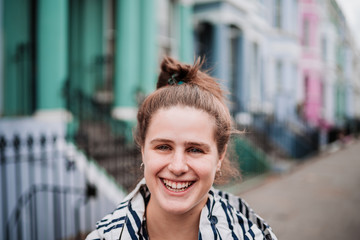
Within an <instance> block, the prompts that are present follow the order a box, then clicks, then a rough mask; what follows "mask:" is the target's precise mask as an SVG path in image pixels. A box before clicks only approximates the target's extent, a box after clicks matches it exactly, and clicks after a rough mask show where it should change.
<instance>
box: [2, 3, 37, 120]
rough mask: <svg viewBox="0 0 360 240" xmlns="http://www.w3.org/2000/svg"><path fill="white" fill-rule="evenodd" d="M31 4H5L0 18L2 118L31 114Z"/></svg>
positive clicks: (32, 102)
mask: <svg viewBox="0 0 360 240" xmlns="http://www.w3.org/2000/svg"><path fill="white" fill-rule="evenodd" d="M31 4H32V1H25V0H5V1H4V2H3V8H4V15H1V17H2V18H3V19H2V20H3V22H4V28H3V33H4V35H3V41H4V47H3V51H4V56H3V61H4V66H3V68H4V78H3V79H4V83H3V88H4V91H3V94H4V95H2V97H3V99H2V100H3V102H4V110H3V111H4V112H3V113H4V115H7V116H14V115H26V114H30V113H32V111H33V110H34V104H35V103H34V101H33V98H34V96H33V94H34V92H33V91H32V84H33V77H34V75H33V74H34V72H33V69H32V66H33V51H32V50H33V49H32V44H33V42H32V35H31V34H32V32H31V23H32V19H31Z"/></svg>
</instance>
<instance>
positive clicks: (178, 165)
mask: <svg viewBox="0 0 360 240" xmlns="http://www.w3.org/2000/svg"><path fill="white" fill-rule="evenodd" d="M168 168H169V170H170V171H171V172H172V173H173V174H175V175H177V176H180V175H182V174H184V173H186V172H187V171H188V170H189V167H188V165H187V162H186V159H185V154H184V152H182V151H176V152H175V153H174V155H173V159H171V162H170V164H169V166H168Z"/></svg>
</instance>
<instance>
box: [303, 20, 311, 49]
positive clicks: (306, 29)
mask: <svg viewBox="0 0 360 240" xmlns="http://www.w3.org/2000/svg"><path fill="white" fill-rule="evenodd" d="M303 28H304V29H303V45H304V46H305V47H308V46H310V22H309V19H305V20H304V26H303Z"/></svg>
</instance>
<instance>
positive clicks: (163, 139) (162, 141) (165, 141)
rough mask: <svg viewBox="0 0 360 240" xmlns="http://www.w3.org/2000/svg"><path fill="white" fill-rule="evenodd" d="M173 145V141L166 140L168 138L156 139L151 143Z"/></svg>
mask: <svg viewBox="0 0 360 240" xmlns="http://www.w3.org/2000/svg"><path fill="white" fill-rule="evenodd" d="M160 142H161V143H172V142H173V141H171V140H169V139H166V138H155V139H153V140H151V141H150V144H155V143H160Z"/></svg>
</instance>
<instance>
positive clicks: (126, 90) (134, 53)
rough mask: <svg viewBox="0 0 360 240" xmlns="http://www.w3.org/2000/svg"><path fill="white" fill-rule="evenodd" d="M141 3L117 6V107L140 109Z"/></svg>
mask: <svg viewBox="0 0 360 240" xmlns="http://www.w3.org/2000/svg"><path fill="white" fill-rule="evenodd" d="M139 4H140V0H123V1H118V2H117V14H116V59H115V83H114V96H115V99H114V100H115V102H114V105H115V107H136V97H135V95H136V91H137V90H138V87H139V78H140V72H141V68H139V66H140V61H139V56H140V52H139V50H140V48H139V42H140V29H139V21H140V5H139Z"/></svg>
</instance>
